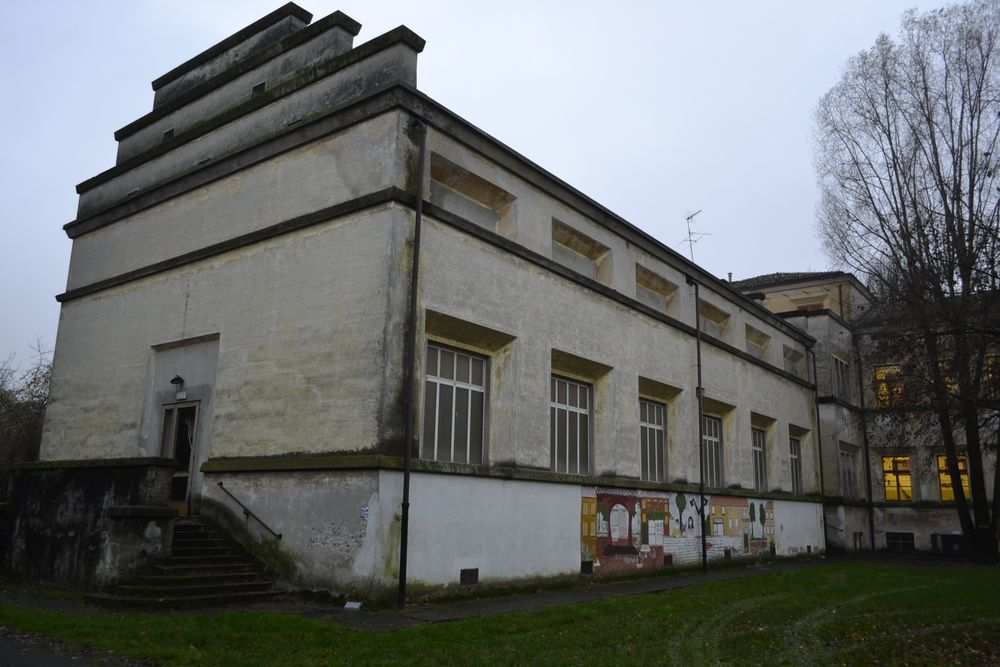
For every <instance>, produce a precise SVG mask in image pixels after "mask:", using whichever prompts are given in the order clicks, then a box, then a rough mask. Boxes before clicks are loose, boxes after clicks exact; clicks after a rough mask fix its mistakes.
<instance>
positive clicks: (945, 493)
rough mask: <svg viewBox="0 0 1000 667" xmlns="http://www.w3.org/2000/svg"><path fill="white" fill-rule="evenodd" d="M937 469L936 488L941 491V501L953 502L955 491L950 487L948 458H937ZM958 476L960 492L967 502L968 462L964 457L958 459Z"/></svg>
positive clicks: (942, 456)
mask: <svg viewBox="0 0 1000 667" xmlns="http://www.w3.org/2000/svg"><path fill="white" fill-rule="evenodd" d="M937 468H938V488H939V489H940V490H941V501H942V502H946V503H952V502H955V489H954V487H952V485H951V475H950V474H949V473H948V457H947V456H944V455H941V456H938V457H937ZM958 474H959V478H960V479H961V480H962V491H963V493H964V494H965V499H966V500H969V498H970V495H971V493H970V491H969V461H968V460H967V459H966V458H965V457H964V456H959V457H958Z"/></svg>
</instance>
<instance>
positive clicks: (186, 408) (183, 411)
mask: <svg viewBox="0 0 1000 667" xmlns="http://www.w3.org/2000/svg"><path fill="white" fill-rule="evenodd" d="M197 426H198V402H197V401H192V402H188V403H169V404H166V405H164V406H163V430H162V434H161V439H160V443H161V451H162V452H163V456H164V457H166V458H169V459H173V460H174V462H175V463H176V464H177V468H176V469H175V470H174V475H173V478H172V479H171V480H170V506H171V507H173V508H175V509H176V510H177V511H178V512H180V513H181V514H182V515H188V514H190V513H191V477H192V475H193V474H194V470H193V469H192V468H193V465H194V463H195V461H197V459H198V457H197V456H195V452H196V451H197V442H196V440H195V434H196V433H197V430H196V429H197Z"/></svg>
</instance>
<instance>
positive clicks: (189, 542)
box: [174, 537, 229, 548]
mask: <svg viewBox="0 0 1000 667" xmlns="http://www.w3.org/2000/svg"><path fill="white" fill-rule="evenodd" d="M222 546H229V541H228V540H225V539H223V538H221V537H174V548H177V547H183V548H187V547H222Z"/></svg>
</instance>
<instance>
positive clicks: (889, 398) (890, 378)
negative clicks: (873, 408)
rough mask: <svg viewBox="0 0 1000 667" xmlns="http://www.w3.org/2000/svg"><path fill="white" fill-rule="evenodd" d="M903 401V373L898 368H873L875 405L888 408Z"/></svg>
mask: <svg viewBox="0 0 1000 667" xmlns="http://www.w3.org/2000/svg"><path fill="white" fill-rule="evenodd" d="M901 400H903V373H902V371H901V370H900V369H899V366H876V367H875V403H876V404H877V405H878V407H880V408H888V407H891V406H893V405H896V404H897V403H899V402H900V401H901Z"/></svg>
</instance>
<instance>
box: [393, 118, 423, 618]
mask: <svg viewBox="0 0 1000 667" xmlns="http://www.w3.org/2000/svg"><path fill="white" fill-rule="evenodd" d="M419 127H420V152H419V158H418V160H419V161H418V163H417V191H416V198H417V201H416V203H415V206H414V218H413V251H412V256H413V259H412V263H411V265H410V299H409V304H408V309H407V313H406V342H405V343H404V347H403V414H404V419H405V420H406V422H405V424H404V427H403V503H402V506H401V508H400V519H399V590H398V591H397V596H396V604H397V605H398V606H399V607H400V608H402V607H404V606H405V605H406V555H407V541H408V538H409V534H410V458H411V456H412V450H413V443H414V438H413V432H414V422H415V420H414V416H415V410H414V406H415V404H416V396H415V395H414V394H415V391H414V388H413V387H414V382H413V376H414V375H415V371H416V363H417V355H416V349H417V295H418V291H417V288H418V286H419V285H418V280H419V278H420V229H421V227H422V224H421V223H422V221H423V213H424V163H425V162H426V161H427V160H426V158H427V126H426V125H424V124H422V123H421V124H420V126H419Z"/></svg>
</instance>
